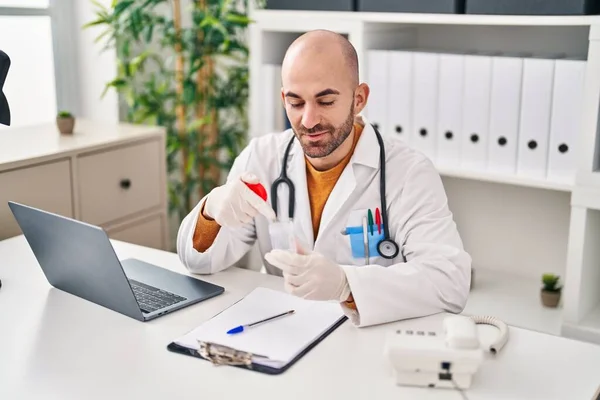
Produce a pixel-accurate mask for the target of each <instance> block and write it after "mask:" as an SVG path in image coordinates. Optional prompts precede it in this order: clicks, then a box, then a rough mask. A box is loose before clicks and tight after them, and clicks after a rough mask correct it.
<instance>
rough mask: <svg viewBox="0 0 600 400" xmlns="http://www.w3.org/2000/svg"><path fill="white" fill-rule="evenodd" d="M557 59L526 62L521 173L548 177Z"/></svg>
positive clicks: (520, 129) (522, 174)
mask: <svg viewBox="0 0 600 400" xmlns="http://www.w3.org/2000/svg"><path fill="white" fill-rule="evenodd" d="M554 66H555V60H554V59H552V58H541V57H530V58H525V59H524V61H523V88H522V94H521V117H520V123H519V146H518V151H517V174H518V175H520V176H524V177H529V178H539V179H545V178H546V171H547V164H548V144H549V137H550V114H551V110H552V89H553V80H554Z"/></svg>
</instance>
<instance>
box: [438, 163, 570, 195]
mask: <svg viewBox="0 0 600 400" xmlns="http://www.w3.org/2000/svg"><path fill="white" fill-rule="evenodd" d="M437 169H438V172H439V173H440V175H442V176H447V177H451V178H460V179H471V180H476V181H483V182H493V183H503V184H508V185H516V186H525V187H530V188H537V189H548V190H556V191H560V192H570V191H571V190H572V189H573V185H571V184H568V183H562V182H552V181H548V180H545V179H534V178H525V177H521V176H518V175H509V174H499V173H493V172H487V171H483V172H479V171H468V170H463V169H455V168H444V167H439V168H437Z"/></svg>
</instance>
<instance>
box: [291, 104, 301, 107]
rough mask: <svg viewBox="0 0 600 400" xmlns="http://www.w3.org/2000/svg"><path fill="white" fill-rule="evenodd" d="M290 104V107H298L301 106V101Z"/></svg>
mask: <svg viewBox="0 0 600 400" xmlns="http://www.w3.org/2000/svg"><path fill="white" fill-rule="evenodd" d="M290 106H292V108H298V107H302V103H300V104H294V103H290Z"/></svg>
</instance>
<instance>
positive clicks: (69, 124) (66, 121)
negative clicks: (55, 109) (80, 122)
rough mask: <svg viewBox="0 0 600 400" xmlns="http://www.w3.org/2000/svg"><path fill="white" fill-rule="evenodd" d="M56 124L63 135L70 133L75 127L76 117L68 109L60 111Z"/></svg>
mask: <svg viewBox="0 0 600 400" xmlns="http://www.w3.org/2000/svg"><path fill="white" fill-rule="evenodd" d="M56 126H57V127H58V130H59V131H60V133H62V134H63V135H70V134H72V133H73V128H74V127H75V117H74V116H73V115H72V114H71V113H70V112H68V111H60V112H59V113H58V115H57V116H56Z"/></svg>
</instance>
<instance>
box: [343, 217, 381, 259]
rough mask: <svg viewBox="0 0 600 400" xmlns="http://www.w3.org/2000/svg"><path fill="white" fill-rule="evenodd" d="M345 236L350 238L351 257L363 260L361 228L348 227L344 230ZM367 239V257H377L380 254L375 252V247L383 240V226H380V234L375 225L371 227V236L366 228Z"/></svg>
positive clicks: (363, 245)
mask: <svg viewBox="0 0 600 400" xmlns="http://www.w3.org/2000/svg"><path fill="white" fill-rule="evenodd" d="M346 234H347V235H348V236H349V237H350V247H351V248H352V257H354V258H365V244H364V239H363V228H362V226H350V227H347V228H346ZM367 237H368V238H369V257H378V256H379V255H380V254H379V252H378V251H377V245H378V244H379V242H381V241H382V240H383V237H384V235H383V225H381V233H379V231H378V229H377V225H375V226H373V234H371V231H370V229H369V228H367Z"/></svg>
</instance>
